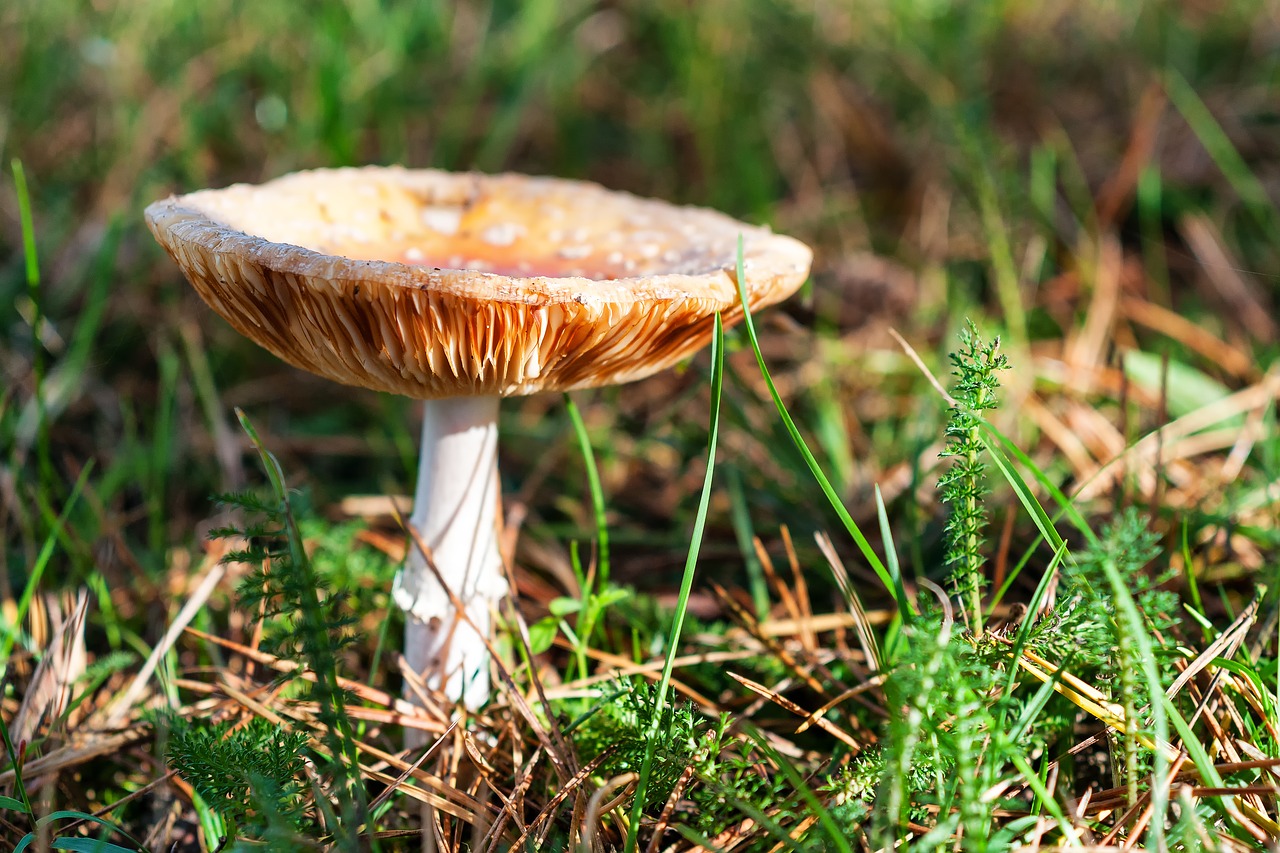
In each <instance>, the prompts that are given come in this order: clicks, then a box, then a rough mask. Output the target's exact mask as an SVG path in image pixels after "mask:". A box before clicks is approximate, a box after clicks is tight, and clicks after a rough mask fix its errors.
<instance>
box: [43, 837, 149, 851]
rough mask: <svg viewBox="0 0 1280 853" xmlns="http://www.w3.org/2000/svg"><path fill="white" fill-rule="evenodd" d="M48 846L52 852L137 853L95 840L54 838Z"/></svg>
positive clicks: (130, 849) (117, 845)
mask: <svg viewBox="0 0 1280 853" xmlns="http://www.w3.org/2000/svg"><path fill="white" fill-rule="evenodd" d="M49 846H50V847H52V848H53V849H54V850H75V851H77V853H137V848H136V847H134V848H129V847H121V846H120V845H119V844H112V843H111V842H110V841H101V840H99V839H97V838H55V839H54V840H53V843H52V844H50V845H49Z"/></svg>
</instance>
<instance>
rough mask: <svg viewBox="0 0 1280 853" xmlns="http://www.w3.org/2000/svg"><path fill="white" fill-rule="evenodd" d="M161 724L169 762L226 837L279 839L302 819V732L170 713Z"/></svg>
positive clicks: (293, 832)
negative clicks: (218, 819) (166, 732)
mask: <svg viewBox="0 0 1280 853" xmlns="http://www.w3.org/2000/svg"><path fill="white" fill-rule="evenodd" d="M166 722H167V725H168V728H169V743H168V748H167V750H166V753H165V755H166V758H167V759H168V761H169V764H170V765H171V766H172V767H173V769H175V770H177V771H178V774H179V775H181V776H182V778H183V779H185V780H186V781H187V782H189V783H190V784H191V787H192V788H194V789H195V791H196V793H197V794H199V795H200V798H201V799H202V800H203V801H204V803H205V804H206V805H207V806H209V807H210V808H212V809H214V810H215V811H216V812H217V813H218V814H219V816H220V817H221V818H222V820H223V824H224V826H225V827H226V835H227V838H228V839H235V838H242V837H244V838H251V839H263V840H265V839H270V840H274V841H276V842H277V843H283V842H285V841H288V840H290V839H292V838H294V837H295V836H296V835H297V833H298V830H300V829H301V828H302V827H303V824H304V820H305V813H304V812H305V806H306V797H305V794H306V790H307V786H306V783H305V781H304V780H303V778H302V773H303V765H304V763H305V761H306V748H307V742H308V735H307V733H306V732H290V731H287V730H286V729H285V728H284V727H283V726H279V725H275V724H273V723H270V722H268V721H267V720H264V719H262V718H261V717H253V718H251V719H250V720H249V722H248V723H247V724H246V725H244V726H240V727H232V726H231V725H230V724H229V723H219V724H210V723H208V722H205V721H187V720H185V719H183V718H182V717H176V716H171V717H169V718H167V720H166ZM211 840H212V839H211Z"/></svg>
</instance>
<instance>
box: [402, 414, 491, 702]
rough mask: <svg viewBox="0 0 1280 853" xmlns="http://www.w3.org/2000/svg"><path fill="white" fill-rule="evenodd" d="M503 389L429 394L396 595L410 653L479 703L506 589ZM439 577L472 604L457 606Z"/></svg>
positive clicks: (450, 689)
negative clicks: (500, 526)
mask: <svg viewBox="0 0 1280 853" xmlns="http://www.w3.org/2000/svg"><path fill="white" fill-rule="evenodd" d="M498 400H499V398H498V397H454V398H450V399H443V400H428V401H427V402H426V404H425V405H424V406H423V419H422V460H421V462H420V464H419V468H418V487H417V491H416V493H415V495H414V500H413V514H412V515H411V516H410V518H409V523H410V524H411V525H412V526H413V528H414V529H415V530H416V531H417V532H418V535H419V536H420V537H421V540H422V542H423V543H424V544H425V545H426V546H427V548H428V549H430V555H429V556H430V559H431V561H432V563H434V565H435V568H436V570H438V576H437V571H433V570H432V568H431V566H429V565H428V564H427V559H428V555H426V554H423V552H422V549H421V548H419V547H418V546H417V544H416V543H413V542H411V543H410V548H409V556H408V558H407V559H406V560H405V564H404V568H403V569H402V570H401V572H400V575H399V576H398V577H397V579H396V585H395V589H394V591H393V598H394V599H395V602H396V604H397V605H399V606H400V607H401V608H402V609H403V610H404V611H405V645H404V655H405V660H406V662H407V663H408V665H409V667H410V668H411V669H412V670H413V671H414V672H417V673H419V674H420V675H421V676H422V677H423V680H424V681H425V682H426V684H427V686H428V687H430V688H433V689H441V688H443V690H444V692H445V694H446V695H447V696H448V697H449V698H450V699H452V700H454V701H457V700H459V699H461V700H464V701H465V703H466V704H467V706H468V707H470V708H472V709H475V708H477V707H479V706H480V705H481V704H483V703H484V702H485V700H487V699H488V698H489V651H488V647H487V646H486V644H485V641H486V640H487V639H488V636H489V625H490V617H489V612H490V608H491V606H492V605H493V603H494V602H496V601H498V600H499V599H500V598H502V596H504V595H506V592H507V583H506V579H505V577H504V576H503V573H502V559H501V557H500V556H499V552H498V540H497V522H498V506H499V504H498V501H499V495H498V454H497V448H498ZM441 581H443V582H444V583H445V584H446V585H447V586H448V588H449V590H451V591H452V592H453V593H454V595H456V596H457V599H458V600H460V601H461V603H462V606H463V608H465V610H466V615H467V617H469V620H470V621H469V622H468V620H467V619H464V618H463V614H461V613H459V612H458V609H457V608H456V607H455V606H454V603H453V600H452V598H451V597H450V596H449V594H448V593H446V592H445V590H444V589H443V588H442V587H441Z"/></svg>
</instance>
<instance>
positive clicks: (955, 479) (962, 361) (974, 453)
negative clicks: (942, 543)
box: [938, 321, 1009, 637]
mask: <svg viewBox="0 0 1280 853" xmlns="http://www.w3.org/2000/svg"><path fill="white" fill-rule="evenodd" d="M951 363H952V365H954V368H955V369H954V370H953V371H952V375H953V376H954V377H955V382H954V384H953V385H952V387H951V396H952V397H953V398H954V400H955V404H954V405H953V407H952V409H951V415H950V417H949V418H948V420H947V429H946V438H947V446H946V449H945V450H943V452H942V455H943V457H947V458H952V459H954V460H955V461H954V462H953V463H952V464H951V467H950V469H949V470H948V471H947V472H946V473H945V474H943V475H942V477H941V478H940V479H939V481H938V488H939V489H940V490H941V492H942V500H943V501H944V502H945V503H947V504H949V505H950V506H951V518H950V519H949V520H948V521H947V530H946V538H947V564H948V565H949V566H950V567H951V583H952V585H953V587H954V588H955V590H956V592H957V593H958V594H959V595H960V596H961V599H962V601H964V602H965V612H966V613H967V615H968V621H969V629H970V630H971V631H972V632H973V634H974V636H976V637H981V636H982V630H983V616H982V590H983V587H984V586H985V585H986V580H985V578H984V577H983V574H982V566H983V564H984V563H985V562H986V556H985V554H984V551H983V545H984V544H985V543H984V541H983V529H984V528H985V527H986V523H987V513H986V510H985V509H984V508H983V498H984V497H985V496H986V494H987V484H986V470H987V469H986V465H985V464H984V463H983V461H982V456H983V448H982V440H981V437H980V435H979V431H980V429H981V427H980V424H981V421H982V417H983V413H984V412H987V411H990V410H991V409H994V408H995V407H996V406H997V405H998V400H997V399H996V391H997V389H998V388H999V387H1000V377H999V371H1001V370H1006V369H1008V367H1009V362H1008V359H1006V358H1005V356H1004V354H1003V353H1001V352H1000V338H998V337H997V338H995V339H994V340H992V341H990V342H985V343H984V342H983V341H982V340H981V339H980V338H979V336H978V329H977V327H976V326H975V325H974V324H973V322H972V321H969V322H967V323H966V325H965V328H963V329H961V331H960V349H959V351H957V352H953V353H952V354H951Z"/></svg>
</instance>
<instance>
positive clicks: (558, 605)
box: [547, 596, 582, 619]
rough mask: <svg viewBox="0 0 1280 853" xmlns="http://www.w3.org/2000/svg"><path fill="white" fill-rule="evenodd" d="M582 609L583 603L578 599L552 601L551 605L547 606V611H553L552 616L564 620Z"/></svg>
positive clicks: (554, 599)
mask: <svg viewBox="0 0 1280 853" xmlns="http://www.w3.org/2000/svg"><path fill="white" fill-rule="evenodd" d="M581 609H582V602H581V601H579V600H578V599H576V598H565V597H563V596H561V597H560V598H553V599H551V603H550V604H548V605H547V610H550V611H551V615H552V616H559V617H560V618H562V619H563V618H564V617H565V616H568V615H569V614H570V613H577V612H578V611H579V610H581Z"/></svg>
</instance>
